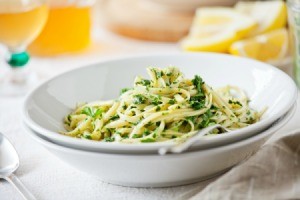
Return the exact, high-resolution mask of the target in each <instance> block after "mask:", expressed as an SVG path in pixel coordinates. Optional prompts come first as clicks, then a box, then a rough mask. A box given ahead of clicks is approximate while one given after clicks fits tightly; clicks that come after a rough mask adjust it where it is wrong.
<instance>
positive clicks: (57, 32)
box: [29, 5, 91, 56]
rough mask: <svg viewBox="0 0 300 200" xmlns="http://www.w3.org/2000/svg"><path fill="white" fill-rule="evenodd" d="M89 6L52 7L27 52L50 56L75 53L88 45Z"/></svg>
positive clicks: (89, 26)
mask: <svg viewBox="0 0 300 200" xmlns="http://www.w3.org/2000/svg"><path fill="white" fill-rule="evenodd" d="M90 12H91V7H90V6H84V7H77V6H76V5H69V6H66V7H52V8H50V11H49V17H48V21H47V23H46V25H45V27H44V29H43V31H42V32H41V34H40V35H39V36H38V37H37V39H36V40H35V41H34V42H33V43H32V44H31V45H30V47H29V51H30V52H31V53H32V54H35V55H42V56H49V55H50V56H51V55H58V54H63V53H72V52H77V51H80V50H82V49H84V48H85V47H87V46H88V45H89V44H90V40H91V39H90V28H91V19H90V17H91V16H90V15H91V14H90Z"/></svg>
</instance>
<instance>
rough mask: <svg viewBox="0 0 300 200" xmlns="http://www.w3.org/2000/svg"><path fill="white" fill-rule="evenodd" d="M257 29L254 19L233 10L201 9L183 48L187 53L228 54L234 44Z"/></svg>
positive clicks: (183, 42) (184, 41) (183, 43)
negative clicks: (209, 52)
mask: <svg viewBox="0 0 300 200" xmlns="http://www.w3.org/2000/svg"><path fill="white" fill-rule="evenodd" d="M255 27H256V22H255V21H254V20H253V19H251V18H249V17H247V16H245V15H242V14H240V13H238V12H237V11H235V10H234V9H232V8H224V7H215V8H200V9H197V11H196V15H195V18H194V21H193V24H192V26H191V29H190V33H189V35H188V36H187V37H186V38H185V39H183V41H182V43H181V46H182V47H183V49H185V50H187V51H212V52H227V51H228V48H229V46H230V45H231V44H232V43H233V42H235V41H237V40H239V39H240V38H242V37H244V36H245V35H246V34H248V33H249V32H250V31H252V30H254V29H255Z"/></svg>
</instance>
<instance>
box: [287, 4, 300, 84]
mask: <svg viewBox="0 0 300 200" xmlns="http://www.w3.org/2000/svg"><path fill="white" fill-rule="evenodd" d="M287 5H288V19H289V28H290V36H291V37H290V39H291V47H292V56H293V69H294V79H295V81H296V83H297V84H298V87H300V0H288V1H287Z"/></svg>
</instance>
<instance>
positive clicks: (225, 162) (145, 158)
mask: <svg viewBox="0 0 300 200" xmlns="http://www.w3.org/2000/svg"><path fill="white" fill-rule="evenodd" d="M295 107H296V106H294V108H293V109H292V110H291V111H290V112H288V114H287V115H285V116H284V117H282V118H280V120H277V122H276V123H275V124H273V126H272V127H271V128H269V129H268V130H266V131H264V132H262V133H261V134H257V135H255V136H253V137H250V138H248V139H245V140H242V141H240V142H236V143H233V144H229V145H226V146H221V147H217V148H212V149H208V150H200V151H193V152H187V153H182V154H168V155H165V156H160V155H147V154H146V155H136V154H135V155H134V154H130V155H126V154H105V153H99V152H89V151H83V150H76V149H72V148H67V147H63V146H60V145H56V144H54V143H52V142H51V141H49V140H47V139H46V137H44V136H41V135H40V134H35V133H34V132H32V131H30V130H29V129H27V131H26V132H27V133H28V134H29V135H30V136H31V137H32V138H33V139H34V140H35V141H36V142H38V143H39V144H41V145H42V146H44V147H45V148H46V149H48V150H49V151H50V152H52V153H53V155H54V156H57V157H58V158H60V159H61V160H62V161H63V162H66V163H67V164H69V165H70V166H72V167H74V168H76V169H78V170H79V171H81V172H85V173H87V174H90V175H92V176H95V177H96V178H99V179H100V180H102V181H105V182H109V183H112V184H117V185H123V186H132V187H167V186H176V185H183V184H188V183H193V182H196V181H199V180H203V179H206V178H209V177H211V176H214V175H216V174H219V173H221V172H223V171H224V170H226V169H229V168H230V167H232V166H234V165H236V164H238V163H239V162H241V161H243V160H244V159H245V158H247V157H249V156H251V155H252V154H253V153H254V152H255V151H257V150H258V149H259V147H260V146H261V145H262V144H263V143H264V142H265V140H266V139H267V138H268V137H269V136H271V135H272V134H273V133H274V132H275V131H277V130H278V129H279V128H281V127H282V126H283V125H284V124H286V123H287V122H288V121H289V119H290V118H291V117H292V116H293V114H294V113H295V110H296V109H295ZM175 166H176V167H175Z"/></svg>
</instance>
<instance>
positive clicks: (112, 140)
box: [104, 137, 115, 142]
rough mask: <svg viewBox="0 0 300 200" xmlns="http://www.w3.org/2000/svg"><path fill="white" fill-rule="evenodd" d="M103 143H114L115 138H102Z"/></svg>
mask: <svg viewBox="0 0 300 200" xmlns="http://www.w3.org/2000/svg"><path fill="white" fill-rule="evenodd" d="M104 141H105V142H114V141H115V138H113V137H106V138H104Z"/></svg>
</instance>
